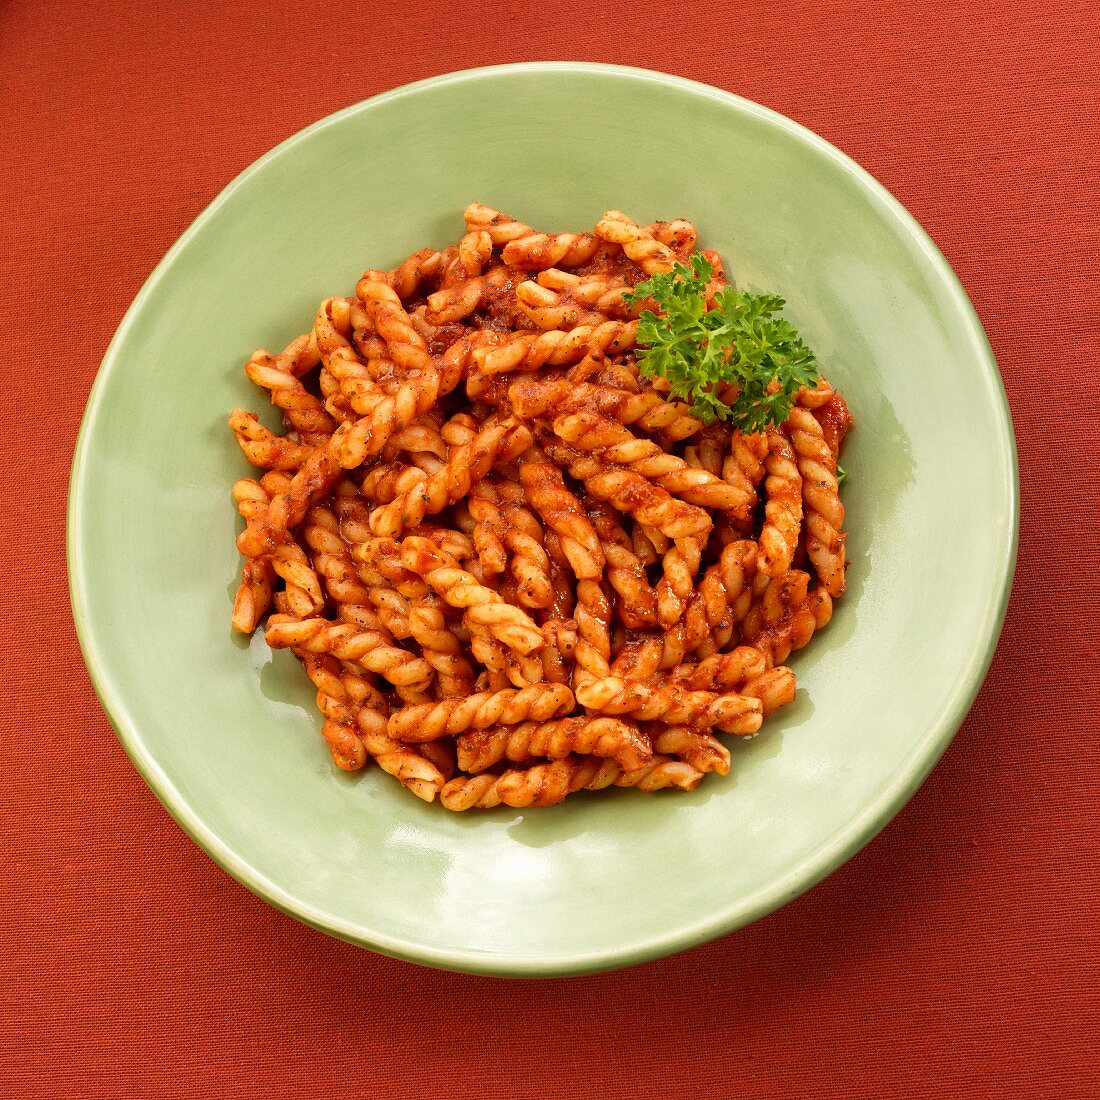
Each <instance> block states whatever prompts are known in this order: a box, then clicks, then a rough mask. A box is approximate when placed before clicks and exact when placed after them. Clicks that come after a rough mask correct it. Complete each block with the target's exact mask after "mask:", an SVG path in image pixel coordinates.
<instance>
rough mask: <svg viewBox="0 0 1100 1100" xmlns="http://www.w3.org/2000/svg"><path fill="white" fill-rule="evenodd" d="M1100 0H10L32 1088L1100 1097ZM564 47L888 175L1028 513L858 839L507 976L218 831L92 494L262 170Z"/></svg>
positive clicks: (134, 1092) (5, 319) (5, 783)
mask: <svg viewBox="0 0 1100 1100" xmlns="http://www.w3.org/2000/svg"><path fill="white" fill-rule="evenodd" d="M1095 15H1096V13H1095V7H1094V5H1093V4H1092V3H1090V2H1087V0H1064V2H1063V3H1060V4H1058V5H1053V6H1052V5H1049V4H1046V3H1040V2H1039V0H1026V2H1011V3H1003V4H1002V3H998V4H983V5H956V4H950V3H943V2H940V0H926V2H925V3H922V4H906V3H871V2H866V3H855V2H852V0H833V2H830V3H825V2H822V0H814V2H800V0H793V2H791V3H788V4H783V5H778V4H777V5H769V4H744V3H742V4H723V3H719V2H717V0H699V2H698V3H696V4H691V5H683V4H681V5H670V4H667V3H656V2H652V0H644V2H641V3H634V4H606V3H599V2H596V3H589V2H588V0H561V2H560V3H557V4H553V5H544V6H543V7H541V8H540V7H539V6H538V5H522V6H517V5H514V4H511V3H508V2H507V0H482V3H481V4H478V5H473V6H471V5H456V4H449V3H441V2H437V0H422V2H421V3H419V4H417V5H408V4H402V3H389V4H384V5H383V4H370V3H367V4H360V5H354V4H353V5H348V4H343V5H333V4H322V3H320V2H318V0H285V2H283V3H279V4H260V3H241V4H232V5H220V4H205V3H201V2H198V0H182V2H180V0H175V2H174V3H171V4H169V3H166V2H164V0H150V2H147V3H142V4H133V5H131V4H122V3H116V4H111V3H102V2H100V3H97V2H94V0H71V2H69V3H66V4H56V3H19V2H9V3H7V4H4V5H2V6H0V132H2V133H3V135H4V143H3V144H4V150H5V152H4V158H3V162H4V163H3V170H2V171H0V332H2V333H3V345H4V355H3V358H2V360H0V371H2V372H3V379H2V385H0V409H2V418H0V424H2V425H3V430H2V431H0V470H2V477H3V486H4V490H3V506H4V515H3V522H2V524H0V539H2V540H3V556H2V558H0V561H2V563H3V576H4V588H3V596H2V606H3V609H4V621H5V636H6V644H5V646H4V649H3V662H4V675H3V677H2V678H0V691H2V692H3V693H4V696H5V699H4V706H3V709H2V712H0V738H2V745H0V762H2V766H0V832H2V836H0V853H2V855H0V1095H3V1096H11V1097H20V1098H23V1097H39V1096H41V1097H63V1096H64V1097H77V1096H79V1097H92V1098H94V1097H119V1096H124V1097H162V1096H164V1097H169V1096H180V1097H189V1098H205V1097H249V1096H256V1095H264V1096H267V1097H283V1096H287V1097H291V1096H306V1095H310V1096H313V1095H328V1096H345V1095H347V1096H364V1097H367V1096H369V1097H386V1098H389V1097H393V1098H404V1097H429V1096H432V1097H435V1096H445V1097H460V1098H461V1097H475V1096H484V1095H493V1096H508V1097H512V1096H514V1097H540V1098H542V1097H545V1098H559V1097H560V1098H568V1100H582V1098H588V1097H592V1096H600V1097H606V1098H615V1097H624V1098H625V1097H640V1096H645V1097H649V1096H675V1097H679V1096H689V1095H690V1096H692V1097H695V1098H699V1100H703V1098H710V1097H715V1098H718V1097H732V1096H753V1097H770V1096H776V1097H790V1096H810V1097H818V1096H821V1097H826V1096H828V1097H831V1096H852V1095H866V1096H873V1097H877V1098H887V1097H910V1096H925V1095H932V1094H936V1095H941V1096H942V1095H962V1096H1014V1097H1025V1096H1057V1097H1072V1096H1085V1095H1090V1094H1091V1095H1095V1093H1093V1092H1092V1091H1091V1089H1092V1087H1094V1086H1095V1077H1094V1076H1093V1074H1094V1071H1095V1064H1096V1039H1097V1023H1098V1021H1097V1015H1096V1012H1095V1005H1096V1001H1095V1000H1091V1002H1090V995H1094V994H1095V991H1096V988H1097V981H1098V978H1100V974H1098V972H1097V961H1096V960H1097V954H1096V947H1097V943H1096V940H1097V936H1096V934H1097V929H1098V919H1097V904H1096V902H1097V897H1096V895H1097V889H1096V888H1097V872H1096V867H1097V858H1096V843H1097V834H1098V830H1097V826H1096V813H1095V798H1096V790H1097V780H1098V778H1100V776H1098V767H1097V752H1096V742H1097V738H1096V734H1097V728H1098V725H1100V723H1098V718H1100V690H1098V684H1097V674H1096V654H1097V649H1098V642H1100V626H1098V625H1097V616H1096V610H1095V609H1096V602H1097V601H1096V593H1097V574H1098V565H1100V536H1098V529H1100V526H1098V523H1097V510H1098V509H1097V506H1098V504H1100V499H1098V496H1100V494H1098V491H1097V484H1098V481H1097V463H1098V459H1100V455H1098V453H1097V444H1096V440H1097V435H1098V434H1100V433H1098V429H1100V406H1098V402H1097V396H1096V395H1097V384H1096V346H1097V337H1098V333H1097V319H1098V310H1097V305H1096V302H1097V293H1096V278H1097V270H1098V268H1097V257H1098V255H1100V251H1098V238H1097V209H1098V199H1100V192H1098V186H1097V179H1098V169H1097V165H1098V163H1100V141H1098V135H1097V129H1096V118H1097V84H1096V76H1095V73H1096V71H1097V68H1098V66H1100V48H1098V47H1100V37H1098V33H1097V29H1096V24H1097V21H1096V18H1095ZM558 58H572V59H578V60H596V61H612V62H620V63H624V64H630V65H638V66H645V67H650V68H657V69H662V70H666V71H669V72H673V73H678V74H680V75H683V76H687V77H692V78H695V79H699V80H703V81H707V82H709V83H713V84H716V85H717V86H719V87H722V88H727V89H729V90H731V91H735V92H737V93H739V94H741V95H744V96H747V97H748V98H750V99H754V100H757V101H759V102H761V103H764V104H766V105H768V106H770V107H773V108H775V109H777V110H779V111H781V112H783V113H785V114H788V115H790V116H791V117H793V118H795V119H797V120H798V121H799V122H802V123H804V124H805V125H807V126H809V127H811V128H812V129H814V130H816V131H817V132H819V133H820V134H822V135H823V136H825V137H826V138H828V139H829V140H830V141H832V142H834V143H835V144H837V145H838V146H839V147H840V148H841V149H843V150H845V151H846V152H847V153H849V154H850V155H852V156H853V157H854V158H855V159H856V160H858V161H859V162H860V163H861V164H863V165H865V166H866V167H867V168H868V169H869V170H870V171H871V172H872V173H873V174H874V175H875V176H877V177H878V179H880V180H881V181H882V182H883V183H884V184H885V185H886V186H887V187H888V188H889V189H890V190H891V191H892V192H893V193H894V194H895V195H896V196H897V197H898V198H899V199H900V200H901V201H902V202H903V203H904V204H905V205H906V206H907V207H908V208H909V210H911V211H912V212H913V214H914V215H915V216H916V217H917V218H918V219H919V220H920V221H921V222H922V223H923V225H924V226H925V227H926V228H927V230H928V231H929V233H930V234H931V236H932V237H933V239H934V240H935V241H936V242H937V243H938V245H939V246H940V247H941V248H942V249H943V251H944V252H945V253H946V255H947V258H948V259H949V261H950V262H951V263H952V265H953V266H954V267H955V270H956V271H957V272H958V274H959V276H960V278H961V279H962V281H963V283H964V285H965V286H966V288H967V290H968V291H969V293H970V295H971V297H972V299H973V301H974V304H975V306H976V307H977V310H978V313H979V314H980V316H981V318H982V320H983V322H984V324H985V326H986V328H987V330H988V333H989V336H990V339H991V341H992V343H993V347H994V350H995V352H996V355H997V358H998V360H999V363H1000V366H1001V370H1002V373H1003V375H1004V379H1005V384H1006V386H1007V389H1008V394H1009V398H1010V401H1011V404H1012V411H1013V416H1014V419H1015V425H1016V431H1017V434H1018V443H1019V452H1020V461H1021V468H1022V477H1023V502H1022V503H1023V512H1022V514H1023V521H1022V531H1021V546H1020V558H1019V566H1018V571H1017V575H1016V581H1015V590H1014V594H1013V599H1012V603H1011V606H1010V609H1009V613H1008V619H1007V623H1006V626H1005V630H1004V634H1003V637H1002V639H1001V644H1000V647H999V649H998V652H997V656H996V658H995V660H994V663H993V667H992V670H991V672H990V675H989V678H988V681H987V683H986V684H985V687H984V689H983V690H982V692H981V695H980V697H979V699H978V701H977V703H976V704H975V706H974V708H973V710H972V712H971V714H970V717H969V718H968V720H967V722H966V725H965V727H964V728H963V730H962V732H961V733H960V735H959V736H958V738H957V739H956V740H955V742H954V743H953V745H952V746H951V748H950V749H949V751H948V752H947V755H946V756H945V758H944V759H943V761H942V763H941V764H940V765H939V766H938V767H937V768H936V769H935V771H934V772H933V774H932V776H931V777H930V779H929V780H928V781H927V782H926V783H925V785H924V787H923V788H922V789H921V790H920V792H919V793H918V794H917V795H916V797H915V798H914V799H913V800H912V802H911V803H910V804H909V805H908V806H907V807H906V808H905V809H904V810H903V811H902V812H901V814H900V815H899V816H898V817H897V819H896V820H895V821H894V822H893V823H892V824H891V825H890V826H889V827H888V828H887V829H886V830H885V831H884V832H883V833H882V834H881V835H880V836H879V837H878V838H877V839H876V840H875V841H874V842H873V843H871V844H870V845H869V846H868V847H867V848H866V849H865V850H864V851H863V852H861V853H860V854H859V855H858V856H856V857H855V858H854V859H853V860H852V861H851V862H850V863H848V864H847V865H846V866H845V867H843V868H842V869H841V870H840V871H838V872H837V873H836V874H834V875H833V876H831V877H830V878H829V879H828V880H826V881H825V882H824V883H822V884H821V885H819V886H818V887H816V888H815V889H813V890H812V891H810V892H809V893H808V894H807V895H805V896H804V897H802V898H800V899H799V900H797V901H795V902H794V903H792V904H791V905H789V906H787V907H786V908H785V909H783V910H781V911H780V912H778V913H775V914H773V915H772V916H770V917H768V918H766V919H764V920H761V921H759V922H758V923H756V924H755V925H753V926H751V927H749V928H746V929H744V930H742V931H740V932H737V933H735V934H733V935H731V936H727V937H725V938H724V939H721V940H719V941H717V942H715V943H712V944H709V945H707V946H704V947H700V948H697V949H695V950H693V951H690V952H688V953H686V954H684V955H681V956H679V957H677V958H672V959H666V960H663V961H660V962H655V963H651V964H648V965H645V966H641V967H638V968H635V969H632V970H629V971H624V972H619V973H614V974H609V975H603V976H596V977H590V978H578V979H568V980H560V981H554V982H550V981H542V982H506V981H497V980H490V979H485V978H476V977H464V976H458V975H451V974H445V973H439V972H434V971H430V970H427V969H423V968H419V967H416V966H412V965H409V964H406V963H401V962H396V961H392V960H388V959H385V958H381V957H379V956H377V955H373V954H370V953H368V952H365V951H362V950H358V949H356V948H354V947H350V946H347V945H345V944H342V943H338V942H336V941H334V940H331V939H328V938H326V937H325V936H323V935H321V934H320V933H317V932H314V931H312V930H310V929H308V928H305V927H303V926H301V925H298V924H296V923H295V922H294V921H292V920H290V919H289V918H287V917H285V916H283V915H282V914H280V913H278V912H276V911H275V910H273V909H271V908H269V907H268V906H266V905H264V904H263V903H262V902H260V901H258V900H257V899H256V898H254V897H253V896H252V895H250V894H249V893H247V892H246V891H245V890H244V889H243V888H242V887H240V886H238V885H237V884H236V883H235V882H233V881H232V880H231V879H230V878H228V877H227V876H226V875H225V874H224V873H223V872H222V871H221V870H219V869H218V868H217V867H216V866H215V865H214V864H213V863H212V862H211V861H210V860H209V859H208V858H207V857H206V856H205V855H203V854H202V852H200V851H199V849H198V848H196V847H195V846H194V845H193V844H192V843H191V842H190V841H189V840H188V839H187V838H186V837H185V836H184V834H183V833H182V832H181V831H180V830H179V829H178V828H177V826H176V825H175V824H174V823H173V822H172V821H171V820H170V819H169V817H168V815H167V814H166V813H165V812H164V811H163V810H162V809H161V807H160V806H159V805H158V803H157V802H156V799H155V798H154V797H153V795H152V794H151V793H150V791H149V790H148V789H147V788H146V787H145V785H144V784H143V783H142V781H141V780H140V778H139V777H138V775H137V774H136V772H135V771H134V770H133V768H132V767H131V765H130V764H129V762H128V760H127V759H126V757H125V755H124V754H123V752H122V750H121V748H120V747H119V745H118V743H117V741H116V740H115V738H114V736H113V735H112V733H111V730H110V727H109V726H108V723H107V721H106V719H105V718H104V716H103V713H102V711H101V710H100V708H99V706H98V704H97V702H96V698H95V695H94V693H93V691H92V687H91V684H90V682H89V680H88V677H87V674H86V673H85V670H84V666H83V663H82V661H81V657H80V652H79V649H78V647H77V643H76V638H75V635H74V631H73V626H72V621H71V616H70V610H69V602H68V592H67V586H66V580H65V561H64V534H63V532H64V514H65V492H66V487H67V481H68V472H69V463H70V459H71V455H72V449H73V443H74V440H75V437H76V432H77V428H78V425H79V422H80V417H81V412H82V410H83V406H84V402H85V400H86V398H87V394H88V390H89V388H90V386H91V384H92V380H93V378H94V376H95V372H96V368H97V365H98V363H99V360H100V358H101V356H102V354H103V351H104V349H105V347H106V345H107V342H108V340H109V339H110V336H111V334H112V332H113V331H114V329H115V327H116V326H117V324H118V322H119V320H120V319H121V317H122V314H123V312H124V311H125V309H126V307H127V305H128V304H129V302H130V301H131V300H132V298H133V296H134V295H135V293H136V292H137V290H138V288H139V287H140V286H141V284H142V282H143V281H144V279H145V277H146V276H147V275H148V273H149V271H150V270H151V269H152V268H153V266H154V265H155V264H156V262H157V261H158V260H159V259H160V257H161V256H162V255H163V253H164V252H165V250H166V249H167V248H168V247H169V245H171V243H172V242H173V241H174V240H175V239H176V237H177V236H178V235H179V234H180V233H181V232H182V230H183V229H184V228H185V227H186V226H187V225H188V224H189V223H190V222H191V220H192V219H193V218H194V217H195V215H197V214H198V213H199V211H200V210H201V209H202V208H203V207H204V206H205V205H206V204H207V203H208V202H209V201H210V200H211V199H212V198H213V196H214V195H215V194H216V193H217V192H218V191H219V190H220V189H221V188H222V187H223V186H224V185H225V184H226V183H227V182H228V181H229V180H230V179H231V178H232V177H233V176H234V175H236V174H237V173H238V172H239V171H240V170H241V169H243V168H244V167H245V166H246V165H248V164H249V163H250V162H251V161H252V160H254V159H255V158H256V157H257V156H259V155H260V154H261V153H263V152H264V151H265V150H267V149H269V148H270V147H271V146H273V145H274V144H276V143H277V142H279V141H281V140H282V139H283V138H285V137H287V136H288V135H290V134H292V133H293V132H295V131H296V130H298V129H300V128H301V127H302V126H305V125H307V124H308V123H310V122H312V121H314V120H315V119H317V118H319V117H321V116H322V115H325V114H327V113H329V112H331V111H333V110H336V109H338V108H340V107H343V106H345V105H347V104H349V103H353V102H355V101H357V100H360V99H363V98H365V97H367V96H370V95H373V94H375V93H377V92H381V91H383V90H385V89H388V88H391V87H394V86H396V85H399V84H404V83H406V82H408V81H411V80H417V79H420V78H422V77H427V76H431V75H433V74H436V73H440V72H446V71H450V70H454V69H460V68H465V67H468V66H474V65H483V64H492V63H498V62H506V61H518V60H538V59H558ZM945 445H950V441H949V440H945ZM1090 1003H1091V1008H1090Z"/></svg>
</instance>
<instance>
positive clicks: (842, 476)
mask: <svg viewBox="0 0 1100 1100" xmlns="http://www.w3.org/2000/svg"><path fill="white" fill-rule="evenodd" d="M847 477H848V471H847V470H846V469H844V467H843V466H841V464H840V463H839V462H838V463H837V464H836V483H837V485H838V486H839V485H843V484H844V482H845V480H846V479H847Z"/></svg>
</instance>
